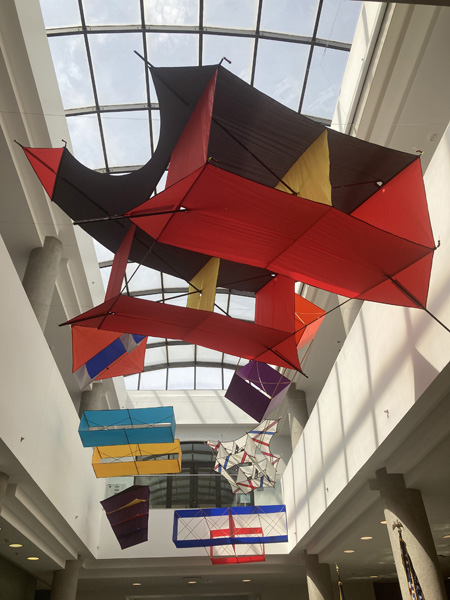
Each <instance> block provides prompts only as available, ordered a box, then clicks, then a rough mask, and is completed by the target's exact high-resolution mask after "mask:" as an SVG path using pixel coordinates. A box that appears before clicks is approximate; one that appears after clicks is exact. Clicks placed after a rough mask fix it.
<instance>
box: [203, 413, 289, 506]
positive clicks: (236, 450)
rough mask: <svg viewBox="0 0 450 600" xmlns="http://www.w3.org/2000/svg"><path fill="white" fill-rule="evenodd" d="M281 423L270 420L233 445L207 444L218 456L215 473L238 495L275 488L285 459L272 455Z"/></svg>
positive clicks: (222, 443)
mask: <svg viewBox="0 0 450 600" xmlns="http://www.w3.org/2000/svg"><path fill="white" fill-rule="evenodd" d="M278 421H279V420H278V419H277V420H270V419H267V420H265V421H263V422H262V423H260V424H259V425H257V426H256V427H255V428H254V429H252V431H249V432H248V433H246V434H245V435H243V436H242V437H240V438H239V439H237V440H234V441H233V442H206V443H207V444H208V446H210V447H211V448H212V449H213V450H214V452H215V453H216V463H215V465H214V470H215V471H217V473H221V474H222V475H223V476H224V477H225V479H226V480H227V481H228V483H229V484H230V486H231V489H232V490H233V493H234V494H236V493H238V492H241V493H244V494H249V493H250V492H251V491H252V490H255V489H258V488H262V487H274V486H275V476H276V472H277V463H278V461H279V460H280V458H281V456H277V455H275V454H272V453H271V452H270V441H271V439H272V436H274V435H275V433H276V431H277V427H278ZM232 473H233V474H234V477H233V475H232Z"/></svg>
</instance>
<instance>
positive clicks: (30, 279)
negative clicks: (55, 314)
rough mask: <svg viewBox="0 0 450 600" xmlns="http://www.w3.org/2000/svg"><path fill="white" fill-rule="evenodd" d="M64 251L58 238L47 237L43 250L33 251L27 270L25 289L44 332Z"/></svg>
mask: <svg viewBox="0 0 450 600" xmlns="http://www.w3.org/2000/svg"><path fill="white" fill-rule="evenodd" d="M62 250H63V245H62V243H61V242H60V241H59V240H58V238H55V237H51V236H47V237H46V238H45V241H44V245H43V247H42V248H35V249H34V250H32V251H31V253H30V258H29V259H28V264H27V268H26V270H25V275H24V278H23V287H24V289H25V292H26V294H27V296H28V298H29V300H30V304H31V306H32V308H33V310H34V312H35V314H36V317H37V320H38V321H39V325H40V326H41V329H42V330H44V329H45V325H46V323H47V317H48V313H49V312H50V305H51V301H52V296H53V290H54V288H55V282H56V276H57V274H58V267H59V263H60V260H61V256H62Z"/></svg>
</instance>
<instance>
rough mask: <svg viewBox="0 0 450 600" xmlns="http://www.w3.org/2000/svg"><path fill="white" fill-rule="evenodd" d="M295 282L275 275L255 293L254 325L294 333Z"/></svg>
mask: <svg viewBox="0 0 450 600" xmlns="http://www.w3.org/2000/svg"><path fill="white" fill-rule="evenodd" d="M294 313H295V281H294V280H293V279H289V277H284V276H283V275H277V276H276V277H274V278H273V279H272V280H271V281H269V283H267V284H266V285H265V286H264V287H263V288H261V289H260V290H259V292H257V293H256V302H255V323H257V324H258V325H265V326H266V327H274V328H275V329H283V330H284V331H292V332H294Z"/></svg>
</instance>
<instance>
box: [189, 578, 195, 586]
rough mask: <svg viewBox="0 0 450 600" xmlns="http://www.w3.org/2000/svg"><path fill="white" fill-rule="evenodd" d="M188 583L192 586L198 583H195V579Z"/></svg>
mask: <svg viewBox="0 0 450 600" xmlns="http://www.w3.org/2000/svg"><path fill="white" fill-rule="evenodd" d="M188 583H190V584H191V585H194V583H197V582H196V581H195V579H191V580H190V581H188Z"/></svg>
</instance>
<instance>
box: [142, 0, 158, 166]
mask: <svg viewBox="0 0 450 600" xmlns="http://www.w3.org/2000/svg"><path fill="white" fill-rule="evenodd" d="M140 10H141V26H142V47H143V51H144V63H143V69H144V71H145V93H146V95H147V106H148V109H147V110H148V129H149V135H150V155H151V156H153V152H154V149H155V147H154V144H153V122H152V109H151V105H152V103H151V98H150V72H149V69H148V68H147V63H148V52H147V34H146V32H145V11H144V0H140Z"/></svg>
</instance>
